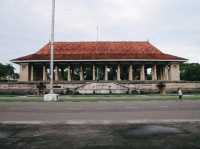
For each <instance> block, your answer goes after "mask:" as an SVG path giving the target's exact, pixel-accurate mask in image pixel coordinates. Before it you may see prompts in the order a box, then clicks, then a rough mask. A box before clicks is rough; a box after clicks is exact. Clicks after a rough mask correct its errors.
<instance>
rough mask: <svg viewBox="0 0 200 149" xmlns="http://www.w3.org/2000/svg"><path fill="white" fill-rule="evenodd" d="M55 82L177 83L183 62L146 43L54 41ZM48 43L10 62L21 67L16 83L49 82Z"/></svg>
mask: <svg viewBox="0 0 200 149" xmlns="http://www.w3.org/2000/svg"><path fill="white" fill-rule="evenodd" d="M54 46H55V51H54V58H55V63H54V80H55V81H56V82H59V81H62V82H65V81H66V83H67V82H73V81H74V82H75V81H88V82H89V81H93V82H95V81H112V80H113V81H114V80H116V81H123V80H124V81H125V80H126V81H134V80H141V81H145V80H166V81H179V80H180V71H179V65H180V64H181V63H183V62H185V61H186V59H184V58H181V57H177V56H173V55H169V54H165V53H163V52H161V51H160V50H159V49H158V48H156V47H155V46H153V45H152V44H151V43H149V42H103V41H101V42H55V44H54ZM49 60H50V44H49V43H48V44H47V45H45V46H44V47H43V48H41V49H40V50H39V51H37V52H36V53H34V54H30V55H27V56H23V57H20V58H17V59H14V60H12V62H14V63H17V64H19V65H20V79H19V81H45V82H47V81H49V79H50V78H49V76H50V71H49V68H50V66H49V65H50V63H49Z"/></svg>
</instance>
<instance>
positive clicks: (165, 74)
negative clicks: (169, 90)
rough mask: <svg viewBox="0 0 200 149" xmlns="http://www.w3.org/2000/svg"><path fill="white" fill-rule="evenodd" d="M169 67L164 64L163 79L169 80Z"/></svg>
mask: <svg viewBox="0 0 200 149" xmlns="http://www.w3.org/2000/svg"><path fill="white" fill-rule="evenodd" d="M168 69H169V67H168V65H166V66H165V68H164V80H166V81H167V80H169V71H168Z"/></svg>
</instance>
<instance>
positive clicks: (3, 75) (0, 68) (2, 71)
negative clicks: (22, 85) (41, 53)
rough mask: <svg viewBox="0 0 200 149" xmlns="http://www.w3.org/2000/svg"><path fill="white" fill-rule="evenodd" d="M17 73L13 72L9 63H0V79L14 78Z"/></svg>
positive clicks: (16, 77)
mask: <svg viewBox="0 0 200 149" xmlns="http://www.w3.org/2000/svg"><path fill="white" fill-rule="evenodd" d="M18 77H19V75H18V74H17V73H15V68H14V67H13V66H12V65H11V64H2V63H0V80H1V81H2V80H3V81H6V80H16V79H18Z"/></svg>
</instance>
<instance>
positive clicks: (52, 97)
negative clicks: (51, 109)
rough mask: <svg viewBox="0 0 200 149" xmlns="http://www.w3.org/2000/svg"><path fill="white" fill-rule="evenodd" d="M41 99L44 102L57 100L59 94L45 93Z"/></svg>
mask: <svg viewBox="0 0 200 149" xmlns="http://www.w3.org/2000/svg"><path fill="white" fill-rule="evenodd" d="M43 100H44V101H45V102H50V101H59V95H58V94H54V93H49V94H45V95H44V99H43Z"/></svg>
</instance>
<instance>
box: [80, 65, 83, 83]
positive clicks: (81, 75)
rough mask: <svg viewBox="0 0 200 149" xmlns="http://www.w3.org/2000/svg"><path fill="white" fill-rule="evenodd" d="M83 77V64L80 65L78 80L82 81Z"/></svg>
mask: <svg viewBox="0 0 200 149" xmlns="http://www.w3.org/2000/svg"><path fill="white" fill-rule="evenodd" d="M83 80H84V78H83V66H82V65H80V81H83Z"/></svg>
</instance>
